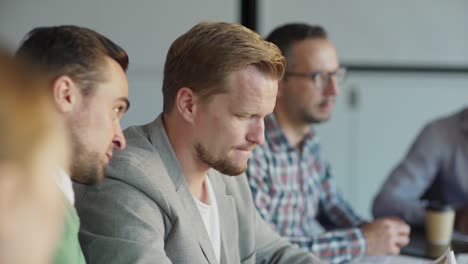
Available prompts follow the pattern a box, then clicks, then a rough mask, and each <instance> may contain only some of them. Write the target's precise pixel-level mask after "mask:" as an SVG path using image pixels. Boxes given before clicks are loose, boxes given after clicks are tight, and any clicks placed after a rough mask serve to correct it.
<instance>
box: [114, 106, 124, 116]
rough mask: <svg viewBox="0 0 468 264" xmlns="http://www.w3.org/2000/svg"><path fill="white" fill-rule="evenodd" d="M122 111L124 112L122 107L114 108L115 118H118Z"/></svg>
mask: <svg viewBox="0 0 468 264" xmlns="http://www.w3.org/2000/svg"><path fill="white" fill-rule="evenodd" d="M124 110H125V108H124V107H123V106H116V107H114V113H115V115H116V117H120V116H121V115H122V114H123V112H124Z"/></svg>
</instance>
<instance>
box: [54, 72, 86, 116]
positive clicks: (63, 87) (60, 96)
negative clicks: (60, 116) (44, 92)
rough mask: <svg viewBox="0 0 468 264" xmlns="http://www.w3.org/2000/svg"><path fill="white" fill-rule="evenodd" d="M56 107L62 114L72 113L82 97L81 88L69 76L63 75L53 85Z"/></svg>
mask: <svg viewBox="0 0 468 264" xmlns="http://www.w3.org/2000/svg"><path fill="white" fill-rule="evenodd" d="M52 91H53V97H54V102H55V106H56V107H57V109H58V111H59V112H61V113H66V112H70V111H72V109H73V107H74V106H75V104H76V103H77V101H78V96H79V95H80V91H79V87H78V86H77V84H76V83H75V82H74V81H73V80H72V79H71V78H70V77H68V76H66V75H62V76H60V77H58V78H57V79H55V81H54V82H53V84H52Z"/></svg>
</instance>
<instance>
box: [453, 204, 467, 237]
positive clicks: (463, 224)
mask: <svg viewBox="0 0 468 264" xmlns="http://www.w3.org/2000/svg"><path fill="white" fill-rule="evenodd" d="M455 229H456V230H458V231H460V232H462V233H463V234H468V208H466V207H464V208H462V209H459V210H457V213H456V215H455Z"/></svg>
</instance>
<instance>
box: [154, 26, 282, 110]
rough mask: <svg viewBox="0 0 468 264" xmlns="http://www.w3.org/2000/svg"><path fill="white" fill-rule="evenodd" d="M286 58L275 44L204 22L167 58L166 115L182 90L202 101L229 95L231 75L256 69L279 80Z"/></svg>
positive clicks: (241, 29)
mask: <svg viewBox="0 0 468 264" xmlns="http://www.w3.org/2000/svg"><path fill="white" fill-rule="evenodd" d="M285 61H286V60H285V58H284V57H283V56H282V55H281V52H280V50H279V49H278V47H276V46H275V45H274V44H272V43H270V42H267V41H265V40H263V39H262V38H261V37H260V36H259V35H258V34H257V33H255V32H253V31H251V30H250V29H248V28H246V27H244V26H241V25H239V24H234V23H225V22H202V23H199V24H197V25H196V26H194V27H193V28H191V29H190V30H189V31H188V32H187V33H185V34H183V35H182V36H180V37H179V38H177V39H176V40H175V41H174V43H172V45H171V47H170V48H169V51H168V53H167V57H166V64H165V66H164V81H163V88H162V91H163V97H164V103H163V111H164V112H165V113H168V112H169V111H170V110H171V109H172V107H173V105H174V101H175V97H176V95H177V92H178V91H179V89H180V88H182V87H189V88H191V89H192V90H193V91H194V92H195V93H197V94H198V95H199V96H200V97H201V98H202V99H205V100H206V99H208V98H209V97H210V96H212V95H214V94H218V93H222V92H225V91H226V88H225V87H223V85H222V84H223V82H224V81H225V79H226V77H227V75H228V74H229V73H230V72H233V71H236V70H241V69H244V68H246V67H248V66H251V65H252V66H255V67H257V68H258V69H259V70H261V71H262V72H264V73H265V74H268V75H270V76H272V77H273V78H275V79H277V80H279V79H281V78H282V76H283V74H284V69H285Z"/></svg>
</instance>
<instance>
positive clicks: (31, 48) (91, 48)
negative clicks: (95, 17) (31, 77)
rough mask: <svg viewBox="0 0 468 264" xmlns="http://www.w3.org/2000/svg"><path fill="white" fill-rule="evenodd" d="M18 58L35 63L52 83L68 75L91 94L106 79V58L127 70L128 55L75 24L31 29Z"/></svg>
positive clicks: (99, 35) (89, 30) (18, 52)
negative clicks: (97, 83)
mask: <svg viewBox="0 0 468 264" xmlns="http://www.w3.org/2000/svg"><path fill="white" fill-rule="evenodd" d="M16 56H17V57H19V58H21V59H26V60H28V61H29V62H30V63H33V64H36V65H37V66H38V67H39V68H40V69H41V70H42V71H43V72H45V73H46V75H47V77H48V78H49V80H55V79H56V78H58V77H59V76H62V75H67V76H69V77H70V78H72V79H73V80H74V81H76V82H77V83H79V84H80V88H81V90H82V92H83V94H84V95H89V94H90V93H91V92H92V91H93V90H94V89H93V88H94V84H95V83H96V82H99V81H102V80H103V76H102V72H101V71H102V67H103V65H104V63H105V57H106V56H107V57H110V58H111V59H113V60H115V61H116V62H117V63H118V64H119V65H120V66H121V67H122V69H123V70H124V71H126V70H127V67H128V55H127V53H126V52H125V51H124V50H123V49H122V48H121V47H119V46H118V45H117V44H115V43H114V42H112V41H111V40H109V39H108V38H106V37H104V36H103V35H101V34H99V33H97V32H95V31H93V30H91V29H88V28H84V27H78V26H73V25H64V26H55V27H38V28H35V29H33V30H31V31H30V32H29V33H28V34H27V35H26V37H25V39H24V40H23V42H22V44H21V46H20V48H19V49H18V51H17V54H16Z"/></svg>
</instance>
